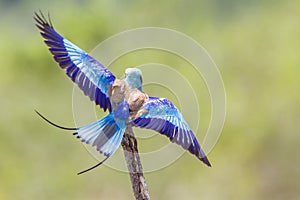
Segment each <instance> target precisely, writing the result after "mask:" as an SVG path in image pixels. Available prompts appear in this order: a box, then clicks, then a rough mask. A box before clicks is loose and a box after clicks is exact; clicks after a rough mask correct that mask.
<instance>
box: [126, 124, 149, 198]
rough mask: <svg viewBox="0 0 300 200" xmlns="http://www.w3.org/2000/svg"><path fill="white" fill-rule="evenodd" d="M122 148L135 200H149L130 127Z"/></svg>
mask: <svg viewBox="0 0 300 200" xmlns="http://www.w3.org/2000/svg"><path fill="white" fill-rule="evenodd" d="M122 148H123V150H124V156H125V160H126V164H127V168H128V173H129V176H130V181H131V185H132V190H133V193H134V196H135V199H136V200H149V199H150V196H149V192H148V188H147V185H146V181H145V178H144V175H143V168H142V164H141V160H140V156H139V153H138V148H137V141H136V139H135V137H134V133H133V131H132V127H131V126H130V125H127V127H126V130H125V133H124V137H123V140H122Z"/></svg>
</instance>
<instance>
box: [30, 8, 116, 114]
mask: <svg viewBox="0 0 300 200" xmlns="http://www.w3.org/2000/svg"><path fill="white" fill-rule="evenodd" d="M34 19H35V21H36V23H37V24H36V26H37V27H38V28H39V29H40V31H41V35H42V37H43V38H44V39H45V43H46V44H47V46H48V47H49V50H50V52H51V54H52V55H53V57H54V60H55V61H56V62H57V63H58V64H59V65H60V67H61V68H63V69H64V70H66V74H67V75H68V76H69V77H70V78H71V79H72V81H73V82H75V83H76V84H77V85H78V86H79V88H80V89H81V90H82V91H83V92H84V94H85V95H87V96H89V97H90V99H91V100H92V101H94V102H95V103H96V105H99V106H100V107H101V108H103V109H104V111H106V110H107V109H108V110H109V111H110V112H111V104H110V100H109V95H108V90H109V88H110V87H111V86H112V84H113V82H114V80H115V79H116V78H115V76H114V75H113V74H112V73H111V72H110V71H109V70H108V69H107V68H105V67H104V66H103V65H102V64H100V63H99V62H98V61H97V60H95V59H94V58H93V57H92V56H90V55H89V54H87V53H86V52H85V51H83V50H81V49H80V48H79V47H77V46H76V45H74V44H73V43H71V42H70V41H68V40H67V39H65V38H64V37H63V36H61V35H60V34H58V33H57V32H56V31H55V30H54V28H53V26H52V23H51V21H50V18H49V21H47V20H46V18H45V17H44V16H43V14H42V13H40V15H39V14H37V13H35V16H34Z"/></svg>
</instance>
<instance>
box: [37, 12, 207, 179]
mask: <svg viewBox="0 0 300 200" xmlns="http://www.w3.org/2000/svg"><path fill="white" fill-rule="evenodd" d="M33 18H34V20H35V25H36V26H37V28H38V29H39V31H40V34H41V36H42V37H43V39H44V42H45V44H46V45H47V46H48V49H49V51H50V53H51V54H52V56H53V58H54V60H55V61H56V62H57V63H58V65H59V66H60V67H61V68H62V69H63V70H64V71H65V73H66V75H67V76H68V77H69V78H70V79H71V80H72V81H73V82H74V83H75V84H76V85H77V86H78V87H79V88H80V89H81V90H82V91H83V93H84V94H85V95H86V96H88V97H89V98H90V100H91V101H93V102H94V103H95V104H96V105H99V107H100V108H102V109H103V111H104V112H106V111H108V114H107V115H106V116H105V117H103V118H101V119H99V120H98V121H95V122H92V123H90V124H87V125H84V126H81V127H77V128H66V127H63V126H60V125H57V124H55V123H53V122H51V121H50V120H48V119H47V118H46V117H44V116H43V115H42V114H41V113H39V112H38V111H36V113H37V114H38V115H39V116H40V117H42V118H43V119H44V120H46V121H47V122H48V123H50V124H51V125H54V126H56V127H58V128H61V129H66V130H74V131H75V132H74V133H73V135H75V136H76V137H77V138H79V139H80V140H81V141H82V142H84V143H87V144H91V145H92V146H95V148H96V149H97V151H99V152H100V153H101V154H103V155H104V156H105V157H106V158H105V159H104V160H103V161H102V162H100V163H99V164H97V165H96V166H98V165H100V164H102V163H103V162H104V161H105V160H106V159H107V158H109V157H110V156H112V155H113V154H114V152H115V151H116V150H117V149H118V147H119V146H120V144H121V141H122V138H123V135H124V132H125V129H126V126H127V125H130V126H133V127H139V128H145V129H151V130H154V131H156V132H158V133H160V134H162V135H165V136H167V137H168V138H169V140H170V141H171V142H173V143H176V144H178V145H180V146H181V147H182V148H184V149H185V150H187V151H189V152H190V153H191V154H193V155H195V156H196V157H197V158H198V159H199V160H201V161H202V162H203V163H204V164H206V165H207V166H209V167H211V164H210V162H209V160H208V158H207V156H206V154H205V153H204V151H203V149H202V147H201V146H200V144H199V142H198V140H197V138H196V137H195V135H194V133H193V131H192V130H191V129H190V127H189V125H188V123H187V122H186V121H185V120H184V118H183V116H182V114H181V113H180V111H179V110H178V109H177V107H176V106H175V105H174V104H173V103H172V102H171V101H170V100H168V99H166V98H159V97H154V96H148V95H147V94H146V93H145V92H143V89H142V84H143V79H142V72H141V70H140V69H138V68H127V69H126V70H125V77H124V78H123V79H117V78H116V77H115V76H114V74H113V73H112V72H111V71H110V70H108V68H106V67H105V66H103V65H102V64H101V63H100V62H98V61H97V60H96V59H95V58H93V57H92V56H91V55H89V54H88V53H86V52H85V51H84V50H82V49H81V48H79V47H78V46H76V45H75V44H73V43H72V42H70V41H69V40H67V39H66V38H65V37H63V36H62V35H60V34H59V33H58V32H57V31H56V30H55V29H54V27H53V25H52V22H51V19H50V15H49V14H48V18H46V17H45V16H44V14H43V13H42V12H41V11H40V12H39V13H37V12H35V13H34V17H33ZM96 166H94V167H92V168H95V167H96ZM92 168H90V169H92ZM90 169H88V170H90ZM88 170H85V171H83V172H80V173H78V174H81V173H84V172H86V171H88Z"/></svg>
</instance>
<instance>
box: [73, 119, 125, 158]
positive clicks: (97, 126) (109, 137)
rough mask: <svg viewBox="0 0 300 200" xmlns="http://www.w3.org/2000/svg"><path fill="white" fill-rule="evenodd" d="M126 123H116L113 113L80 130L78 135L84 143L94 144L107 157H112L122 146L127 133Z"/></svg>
mask: <svg viewBox="0 0 300 200" xmlns="http://www.w3.org/2000/svg"><path fill="white" fill-rule="evenodd" d="M125 128H126V125H125V122H124V123H121V124H120V123H118V124H117V123H116V122H115V119H114V116H113V113H110V114H108V115H107V116H105V117H104V118H102V119H100V120H98V121H96V122H93V123H91V124H88V125H86V126H83V127H80V128H78V131H77V132H76V134H77V135H78V136H79V138H81V141H82V142H85V143H87V144H92V145H93V146H95V147H96V149H97V150H98V151H99V152H100V153H103V154H104V155H105V156H107V157H109V156H111V155H112V154H113V153H114V152H115V151H116V150H117V148H118V147H119V146H120V144H121V141H122V138H123V134H124V132H125Z"/></svg>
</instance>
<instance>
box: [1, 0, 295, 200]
mask: <svg viewBox="0 0 300 200" xmlns="http://www.w3.org/2000/svg"><path fill="white" fill-rule="evenodd" d="M39 9H41V10H43V11H49V12H50V13H51V16H52V21H53V24H54V26H55V27H56V29H57V30H58V31H59V32H60V33H61V34H63V35H64V36H66V37H67V38H68V39H70V40H71V41H73V42H74V43H76V44H77V45H78V46H80V47H81V48H82V49H85V50H86V51H90V50H92V49H93V48H94V47H95V45H97V44H98V43H99V42H101V41H102V40H104V39H106V38H108V37H109V36H111V35H114V34H116V33H118V32H121V31H124V30H128V29H131V28H137V27H145V26H157V27H164V28H171V29H174V30H177V31H180V32H182V33H185V34H187V35H188V36H190V37H192V38H193V39H195V40H196V41H197V42H198V43H200V44H202V45H203V46H204V47H205V48H206V49H207V51H208V52H209V54H210V55H211V57H212V58H213V60H214V61H215V63H216V64H217V66H218V67H219V70H220V72H221V74H222V77H223V80H224V85H225V87H226V94H227V118H226V123H225V125H224V129H223V132H222V135H221V137H220V138H219V141H218V143H217V144H216V146H215V148H214V149H213V151H211V152H210V153H209V158H210V160H211V162H212V164H213V167H212V168H207V167H205V166H204V165H202V164H201V163H200V162H199V161H198V160H197V159H195V157H193V156H191V155H189V154H187V153H186V154H184V155H183V156H182V157H181V158H180V159H179V160H177V161H176V162H174V163H173V164H172V165H170V166H168V167H166V168H164V169H161V170H158V171H155V172H151V173H146V174H145V176H146V181H147V184H148V187H149V191H150V196H151V197H152V199H209V200H212V199H263V200H266V199H272V200H281V199H295V200H296V199H300V191H299V186H300V170H299V165H300V156H299V145H300V135H299V130H300V125H299V124H300V123H299V111H300V95H299V91H300V82H299V78H300V56H299V52H300V2H299V1H296V0H294V1H292V0H290V1H289V0H287V1H276V0H275V1H232V0H230V1H222V0H213V1H199V2H197V3H196V1H161V2H153V1H146V0H145V1H96V0H92V1H82V0H73V1H71V0H66V1H57V0H53V1H46V0H42V1H39V2H37V1H30V0H27V1H25V0H24V1H21V0H13V1H10V0H1V1H0V27H1V28H0V29H1V31H0V69H1V72H0V91H1V98H0V108H1V110H0V200H2V199H3V200H14V199H74V200H75V199H133V195H132V192H131V185H130V182H129V176H128V174H126V173H123V172H119V171H116V170H113V169H111V168H109V167H107V166H102V167H100V168H97V169H96V170H94V171H92V172H89V173H87V174H85V175H81V176H77V175H76V173H77V172H78V171H80V170H82V169H85V168H87V167H89V166H92V165H93V164H95V163H96V161H95V159H94V158H93V157H92V156H90V155H89V154H88V153H87V151H86V149H85V148H84V147H83V146H82V145H81V144H80V142H79V141H78V140H76V139H74V138H72V137H71V136H70V135H68V134H66V133H64V132H63V133H62V131H60V130H58V129H55V128H53V127H51V126H49V125H47V124H46V123H44V122H42V121H41V120H40V119H39V118H38V117H37V116H36V115H35V113H34V112H33V110H34V109H38V110H40V111H41V112H42V113H44V114H46V115H47V116H48V117H49V118H51V119H52V120H54V121H56V122H59V123H60V124H63V125H66V126H73V125H74V121H73V115H72V91H73V84H72V83H71V81H70V80H68V78H67V77H66V76H65V75H64V73H63V72H62V70H60V69H59V67H57V65H56V63H55V62H54V61H53V60H52V58H51V56H50V54H49V52H48V51H47V50H46V47H45V45H44V44H43V42H42V39H41V37H40V36H39V33H38V31H37V29H36V28H35V26H34V22H33V19H32V16H33V12H34V11H37V10H39ZM178 60H179V59H178V58H176V56H170V55H167V54H166V53H162V52H161V53H159V52H152V51H150V50H148V51H144V52H142V53H136V54H132V55H131V56H130V55H129V56H127V57H126V56H125V57H124V58H121V59H120V60H118V61H116V62H115V63H112V64H111V65H112V66H111V67H113V69H114V71H113V72H114V73H115V74H117V75H118V76H119V77H120V76H121V75H122V72H123V71H124V69H125V68H126V67H128V66H130V67H131V66H135V65H138V64H142V63H147V62H159V63H164V64H167V65H169V66H174V67H175V68H177V69H179V70H180V69H181V70H182V67H183V66H185V65H188V64H187V63H183V62H180V61H178ZM118 66H122V67H120V68H118ZM183 71H184V70H183ZM187 76H189V74H187ZM190 76H191V78H190V81H191V84H193V83H197V81H198V82H199V80H194V78H193V74H192V73H191V74H190ZM200 82H201V81H200ZM199 87H202V86H199ZM203 88H204V89H205V87H203ZM147 91H148V92H150V93H151V92H153V93H157V95H159V96H166V97H168V98H170V99H172V100H173V101H174V102H175V103H176V98H174V96H173V97H172V95H173V94H172V93H170V92H169V93H168V92H164V91H165V90H163V89H161V88H157V87H156V86H152V87H151V86H149V87H148V88H147ZM201 92H202V91H199V93H200V94H201ZM207 95H208V94H207V93H206V97H203V99H202V100H200V101H199V106H200V108H202V109H201V112H202V113H201V116H203V117H202V119H203V121H202V122H200V126H201V127H203V128H200V131H199V133H197V135H198V136H199V139H200V140H201V139H202V138H203V133H201V130H203V131H202V132H204V130H205V129H206V127H207V123H208V121H209V119H210V109H209V108H210V105H209V96H207ZM204 96H205V95H204ZM191 106H194V105H191ZM101 112H102V111H100V110H99V113H100V114H99V115H101ZM155 141H157V143H158V144H159V145H161V144H160V141H163V142H165V143H167V142H168V141H167V139H166V138H164V137H162V136H160V135H157V137H155ZM157 143H153V142H152V143H151V142H147V141H144V140H142V139H141V140H139V144H140V148H141V151H143V149H147V148H151V147H152V146H153V145H157Z"/></svg>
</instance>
